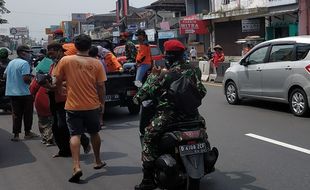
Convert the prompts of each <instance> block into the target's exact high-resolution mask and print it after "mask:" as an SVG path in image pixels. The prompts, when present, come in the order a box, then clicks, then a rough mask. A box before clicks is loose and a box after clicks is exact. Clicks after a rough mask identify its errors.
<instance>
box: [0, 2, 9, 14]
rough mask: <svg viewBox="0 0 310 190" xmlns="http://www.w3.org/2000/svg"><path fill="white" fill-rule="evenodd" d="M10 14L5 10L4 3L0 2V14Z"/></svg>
mask: <svg viewBox="0 0 310 190" xmlns="http://www.w3.org/2000/svg"><path fill="white" fill-rule="evenodd" d="M5 13H10V11H9V10H8V9H7V8H5V1H4V0H0V14H5Z"/></svg>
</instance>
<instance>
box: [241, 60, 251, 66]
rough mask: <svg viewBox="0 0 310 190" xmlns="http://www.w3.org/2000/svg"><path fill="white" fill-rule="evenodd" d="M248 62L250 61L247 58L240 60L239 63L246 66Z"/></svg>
mask: <svg viewBox="0 0 310 190" xmlns="http://www.w3.org/2000/svg"><path fill="white" fill-rule="evenodd" d="M249 64H250V62H249V60H248V59H242V60H241V65H243V66H245V67H246V66H248V65H249Z"/></svg>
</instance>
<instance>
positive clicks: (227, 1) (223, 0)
mask: <svg viewBox="0 0 310 190" xmlns="http://www.w3.org/2000/svg"><path fill="white" fill-rule="evenodd" d="M234 1H236V0H222V5H227V4H229V3H231V2H234Z"/></svg>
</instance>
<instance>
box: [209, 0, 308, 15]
mask: <svg viewBox="0 0 310 190" xmlns="http://www.w3.org/2000/svg"><path fill="white" fill-rule="evenodd" d="M211 1H212V5H213V9H212V11H213V12H223V11H232V10H238V9H251V8H257V7H273V6H282V5H289V4H294V3H297V2H298V0H274V1H270V0H224V2H225V1H229V3H228V4H223V0H211ZM304 1H306V0H304Z"/></svg>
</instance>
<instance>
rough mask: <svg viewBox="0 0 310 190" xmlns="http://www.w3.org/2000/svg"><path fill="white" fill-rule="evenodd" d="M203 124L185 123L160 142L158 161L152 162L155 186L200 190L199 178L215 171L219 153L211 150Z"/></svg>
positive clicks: (176, 126)
mask: <svg viewBox="0 0 310 190" xmlns="http://www.w3.org/2000/svg"><path fill="white" fill-rule="evenodd" d="M204 124H205V121H204V120H199V121H185V122H178V123H174V124H172V125H170V126H169V127H172V128H175V130H172V131H170V132H167V133H165V134H164V135H163V136H162V138H161V139H160V141H159V150H160V155H161V156H159V158H157V159H156V161H155V177H154V178H155V179H154V180H155V183H156V185H157V186H158V187H159V188H161V189H168V190H174V189H184V190H199V186H200V179H202V178H203V177H204V176H205V175H206V174H209V173H211V172H213V171H215V168H214V165H215V163H216V161H217V158H218V155H219V152H218V150H217V148H216V147H213V148H212V149H211V146H210V143H209V142H208V136H207V133H206V129H205V128H202V127H201V126H204Z"/></svg>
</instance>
